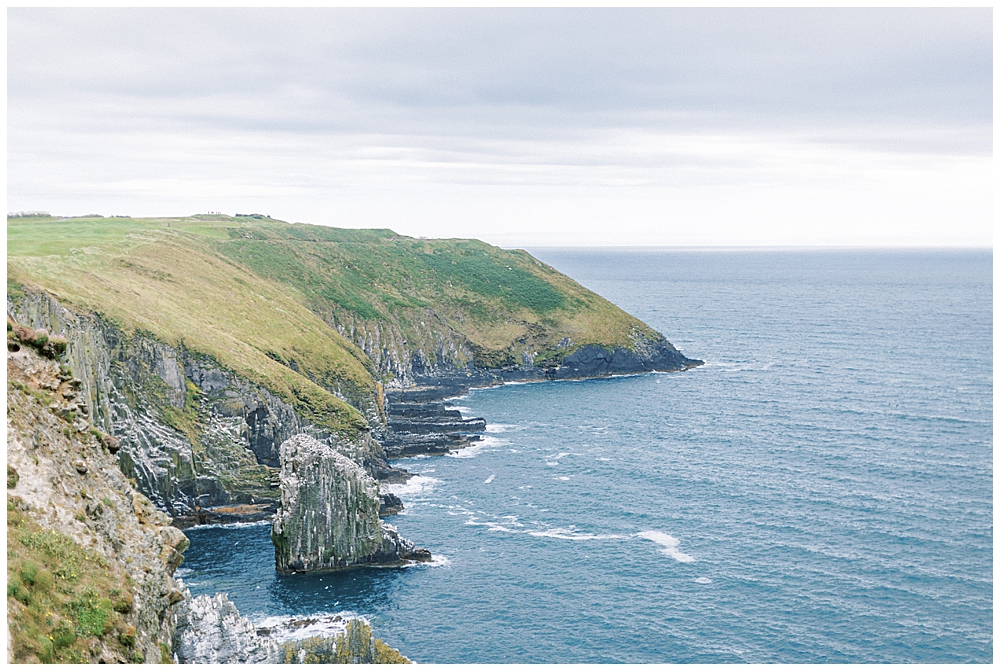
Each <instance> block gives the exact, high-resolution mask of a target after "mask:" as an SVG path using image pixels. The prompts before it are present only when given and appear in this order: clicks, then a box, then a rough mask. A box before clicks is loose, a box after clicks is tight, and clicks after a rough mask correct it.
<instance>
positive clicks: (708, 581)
mask: <svg viewBox="0 0 1000 671" xmlns="http://www.w3.org/2000/svg"><path fill="white" fill-rule="evenodd" d="M694 581H695V582H696V583H698V584H699V585H711V584H712V579H711V578H705V577H702V578H695V579H694Z"/></svg>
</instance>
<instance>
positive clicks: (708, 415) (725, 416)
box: [179, 249, 993, 663]
mask: <svg viewBox="0 0 1000 671" xmlns="http://www.w3.org/2000/svg"><path fill="white" fill-rule="evenodd" d="M531 251H532V253H533V254H535V255H536V256H537V257H538V258H540V259H541V260H543V261H545V262H546V263H548V264H550V265H552V266H554V267H555V268H557V269H558V270H560V271H562V272H564V273H566V274H568V275H569V276H571V277H573V278H574V279H576V280H577V281H579V282H580V283H581V284H583V285H585V286H587V287H588V288H590V289H592V290H594V291H596V292H597V293H599V294H601V295H602V296H604V297H605V298H608V299H609V300H611V301H612V302H614V303H615V304H617V305H618V306H620V307H621V308H623V309H624V310H626V311H628V312H630V313H632V314H633V315H636V316H637V317H639V318H640V319H642V320H644V321H645V322H646V323H647V324H649V325H650V326H652V327H653V328H655V329H657V330H659V331H661V332H662V333H663V334H664V335H666V336H667V338H668V339H669V340H670V341H671V342H673V343H674V345H675V346H677V347H678V349H680V350H681V351H682V352H683V353H684V354H685V355H687V356H689V357H693V358H698V359H703V360H704V361H705V365H703V366H701V367H699V368H696V369H692V370H688V371H685V372H682V373H654V374H648V375H635V376H625V377H616V378H609V379H598V380H587V381H566V382H544V383H533V384H521V385H507V386H504V387H498V388H492V389H483V390H473V391H471V392H470V393H468V394H467V395H465V396H463V397H460V398H457V399H453V400H452V401H451V404H452V405H453V406H455V407H458V408H459V409H461V410H462V412H463V414H465V415H466V416H477V417H484V418H485V419H486V421H487V423H488V426H487V433H486V434H485V435H486V439H485V440H483V441H482V442H481V443H479V444H477V445H476V446H474V447H472V448H470V449H467V450H465V451H463V452H459V453H457V454H454V455H451V456H440V457H425V458H412V459H404V460H401V461H400V462H399V463H400V465H401V466H403V467H404V468H406V469H408V470H410V471H411V472H413V473H415V474H417V476H416V477H415V478H413V479H412V480H411V481H410V482H409V483H407V484H406V485H397V486H394V491H396V492H397V493H398V494H399V495H400V496H401V498H402V499H403V501H404V503H405V505H406V508H405V510H404V512H403V513H402V514H401V515H399V516H397V517H395V518H390V519H389V521H390V522H391V523H392V524H395V525H396V526H397V527H398V529H399V531H400V533H401V534H402V535H403V536H405V537H406V538H409V539H411V540H413V541H414V542H415V543H416V544H417V545H418V546H422V547H426V548H427V549H429V550H430V551H431V552H432V553H433V554H434V555H435V557H436V558H437V559H436V561H434V562H433V563H431V564H429V565H417V566H411V567H405V568H397V569H364V570H357V571H350V572H344V573H339V574H328V575H324V576H315V575H310V576H278V575H276V574H275V571H274V559H273V550H272V547H271V543H270V540H269V536H268V533H269V528H268V527H267V526H263V525H248V526H231V527H214V528H197V529H192V530H190V531H189V532H188V535H189V537H190V539H191V548H190V549H189V550H188V551H187V554H186V560H185V563H184V564H183V565H182V567H181V569H180V571H179V575H180V576H181V577H182V578H183V580H184V581H185V583H186V584H187V585H188V586H189V587H190V588H191V591H192V593H194V594H196V595H197V594H214V593H215V592H217V591H224V592H228V593H229V596H230V598H231V599H232V601H233V602H234V603H235V604H236V606H237V607H238V608H239V609H240V611H241V613H243V614H244V615H247V616H248V617H250V618H251V620H253V621H254V622H256V623H262V622H264V621H266V620H267V619H268V618H274V617H275V616H283V615H293V614H294V615H312V614H320V613H339V614H345V615H347V614H350V615H360V616H363V617H365V618H366V619H367V620H368V621H369V622H371V624H372V625H373V627H374V629H375V631H376V634H377V635H378V636H380V637H381V638H383V639H384V640H385V641H386V642H387V643H389V644H390V645H392V646H393V647H397V648H399V649H400V651H401V652H402V653H403V654H405V655H406V656H408V657H410V658H411V659H413V660H415V661H418V662H423V663H434V662H439V663H456V662H467V663H469V662H479V663H505V662H577V663H585V662H596V663H600V662H631V663H645V662H661V663H667V662H674V663H677V662H700V663H734V662H783V663H792V662H838V663H870V662H887V663H897V662H903V663H907V662H984V663H985V662H992V661H993V577H992V576H993V498H992V492H993V459H992V455H993V442H992V436H993V386H992V379H993V349H992V343H993V321H992V306H993V295H992V282H993V278H992V263H993V260H992V251H990V250H979V251H975V250H962V251H943V250H939V251H903V250H865V251H788V250H754V251H732V250H694V251H678V250H622V249H617V250H613V249H604V250H595V249H587V250H571V249H537V250H531Z"/></svg>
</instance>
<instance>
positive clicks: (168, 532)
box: [160, 526, 191, 575]
mask: <svg viewBox="0 0 1000 671" xmlns="http://www.w3.org/2000/svg"><path fill="white" fill-rule="evenodd" d="M160 539H161V540H162V541H163V551H162V552H161V554H160V557H161V558H162V559H163V562H164V563H165V564H166V566H167V573H169V574H170V575H173V574H174V571H176V570H177V567H178V566H180V564H181V562H182V561H184V551H185V550H187V549H188V546H189V545H191V541H189V540H188V538H187V536H185V535H184V532H182V531H181V530H180V529H178V528H176V527H166V526H165V527H160Z"/></svg>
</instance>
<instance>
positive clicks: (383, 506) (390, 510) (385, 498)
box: [378, 492, 403, 517]
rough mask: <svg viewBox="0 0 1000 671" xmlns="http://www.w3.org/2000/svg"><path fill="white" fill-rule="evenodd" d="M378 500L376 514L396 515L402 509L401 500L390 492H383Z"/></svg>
mask: <svg viewBox="0 0 1000 671" xmlns="http://www.w3.org/2000/svg"><path fill="white" fill-rule="evenodd" d="M380 498H381V500H380V501H379V507H378V514H379V515H381V516H383V517H384V516H386V515H396V514H398V513H399V512H400V511H401V510H402V509H403V500H402V499H401V498H399V497H398V496H396V495H395V494H393V493H392V492H383V493H382V495H381V497H380Z"/></svg>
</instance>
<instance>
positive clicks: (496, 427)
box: [486, 424, 517, 433]
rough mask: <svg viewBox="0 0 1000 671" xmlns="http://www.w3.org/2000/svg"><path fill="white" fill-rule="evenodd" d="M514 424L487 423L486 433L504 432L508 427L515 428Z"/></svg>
mask: <svg viewBox="0 0 1000 671" xmlns="http://www.w3.org/2000/svg"><path fill="white" fill-rule="evenodd" d="M516 428H517V426H516V425H514V424H487V425H486V433H504V432H505V431H508V430H510V429H516Z"/></svg>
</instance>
